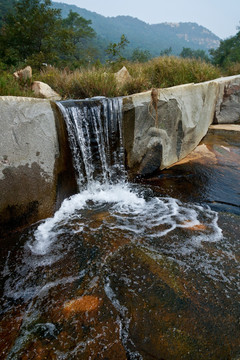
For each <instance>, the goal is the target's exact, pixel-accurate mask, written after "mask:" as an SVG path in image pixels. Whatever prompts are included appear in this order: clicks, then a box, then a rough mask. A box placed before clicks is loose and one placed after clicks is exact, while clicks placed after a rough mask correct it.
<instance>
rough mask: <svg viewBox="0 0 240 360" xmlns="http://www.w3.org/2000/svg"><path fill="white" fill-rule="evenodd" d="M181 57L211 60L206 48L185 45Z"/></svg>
mask: <svg viewBox="0 0 240 360" xmlns="http://www.w3.org/2000/svg"><path fill="white" fill-rule="evenodd" d="M180 57H182V58H184V59H186V58H189V59H199V60H204V61H206V62H209V61H210V60H209V57H208V56H207V54H206V52H205V51H204V50H200V49H199V50H193V49H190V48H185V47H183V49H182V52H181V53H180Z"/></svg>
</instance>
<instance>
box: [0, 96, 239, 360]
mask: <svg viewBox="0 0 240 360" xmlns="http://www.w3.org/2000/svg"><path fill="white" fill-rule="evenodd" d="M58 106H59V108H60V109H61V111H62V113H63V116H64V118H65V121H66V125H67V129H68V133H69V142H70V147H71V150H72V154H73V161H74V166H75V170H76V174H77V179H78V184H79V193H78V194H76V195H74V196H72V197H70V198H69V199H66V200H65V201H64V202H63V203H62V206H61V208H60V209H59V210H58V211H57V212H56V213H55V215H54V217H53V218H49V219H47V220H45V221H43V222H41V223H38V224H35V225H33V226H32V227H30V228H29V229H27V230H25V231H23V232H22V233H20V234H15V235H14V234H13V235H12V236H10V237H9V239H8V244H7V245H6V246H5V247H4V248H3V249H2V281H1V282H2V301H1V323H0V324H1V340H0V341H1V343H0V350H1V354H2V359H22V360H24V359H67V360H71V359H110V360H112V359H113V360H114V359H144V360H145V359H159V360H160V359H165V360H168V359H176V360H177V359H194V360H195V359H204V360H205V359H218V360H219V359H220V360H221V359H222V360H225V359H234V360H237V359H239V358H240V324H239V315H240V305H239V300H240V299H239V287H240V283H239V280H240V275H239V270H240V264H239V259H240V251H239V230H240V224H239V215H240V212H239V211H238V209H239V208H240V194H239V186H237V185H239V174H240V169H239V168H237V166H232V162H233V160H232V157H231V161H230V160H228V159H227V166H228V167H227V168H226V167H224V166H225V165H226V161H225V160H224V161H225V162H223V160H222V163H219V162H218V164H217V165H218V166H216V163H214V166H213V165H211V166H210V167H211V171H214V169H215V175H214V174H212V177H213V178H214V176H216V169H217V170H218V171H219V172H220V175H219V182H220V188H221V189H222V190H223V191H224V181H223V180H222V178H221V175H222V177H224V169H225V170H226V172H227V173H229V172H230V170H232V172H233V173H232V174H230V175H231V178H232V184H233V185H234V186H233V189H230V190H229V191H228V193H227V194H228V195H227V196H228V198H229V196H230V195H231V196H232V198H234V201H235V202H236V203H234V201H230V200H231V199H228V202H227V201H220V200H219V199H217V198H216V196H215V195H216V194H215V195H214V194H212V193H211V191H212V192H213V193H214V191H215V193H216V191H217V190H216V189H214V186H213V185H211V186H210V185H209V182H210V181H207V180H206V179H208V180H209V179H210V176H209V177H208V178H206V176H205V177H204V174H202V172H203V171H204V169H206V165H205V164H201V163H198V164H197V165H196V163H195V164H194V163H191V165H189V164H188V165H183V167H181V166H180V165H179V167H176V168H175V170H174V168H173V169H170V170H165V171H163V172H161V173H159V174H157V175H156V176H155V177H154V178H150V179H142V180H141V181H138V182H135V183H129V182H128V180H127V174H126V172H125V168H124V151H123V147H122V134H121V115H120V114H121V99H105V98H97V99H92V100H89V101H74V102H73V101H66V102H61V103H58ZM228 145H229V148H230V150H226V151H227V155H228V156H229V151H230V152H231V154H235V157H236V159H235V158H234V159H235V160H234V161H236V163H237V161H239V163H238V164H240V151H239V149H240V147H239V144H236V141H235V142H234V143H231V144H228ZM209 146H210V145H209ZM224 149H226V144H224V146H223V148H221V149H220V150H221V151H219V154H220V155H223V154H222V152H223V150H224ZM225 155H226V154H225ZM224 159H226V157H224ZM228 161H229V162H231V166H232V167H231V166H230V165H229V162H228ZM224 164H225V165H224ZM235 165H236V164H235ZM193 169H194V170H193ZM194 172H195V173H194ZM208 173H210V171H209V172H208ZM200 175H202V177H201V176H200ZM213 178H211V179H212V182H213ZM201 179H202V182H201ZM215 180H216V179H215ZM194 181H195V182H196V184H194ZM234 181H235V183H236V184H235V183H234ZM235 185H236V186H235ZM235 187H236V189H235ZM196 189H198V193H196ZM210 189H211V190H210ZM231 191H232V192H231ZM229 194H230V195H229ZM220 197H221V196H220ZM217 200H219V201H217ZM230 203H231V205H229V204H230ZM224 204H225V205H226V206H228V207H229V206H230V210H229V208H227V210H226V209H225V208H222V206H223V205H224ZM225 205H224V206H225ZM219 206H220V207H219ZM232 209H234V211H232ZM5 241H6V240H5Z"/></svg>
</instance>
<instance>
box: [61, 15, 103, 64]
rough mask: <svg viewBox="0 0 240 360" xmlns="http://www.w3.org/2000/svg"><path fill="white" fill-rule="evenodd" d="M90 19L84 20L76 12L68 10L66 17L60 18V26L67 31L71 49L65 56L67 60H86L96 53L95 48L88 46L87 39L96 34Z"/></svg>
mask: <svg viewBox="0 0 240 360" xmlns="http://www.w3.org/2000/svg"><path fill="white" fill-rule="evenodd" d="M91 23H92V22H91V20H86V19H84V18H83V17H81V16H80V15H79V14H78V13H76V12H73V11H72V10H70V12H69V14H68V16H67V18H65V19H63V20H62V27H63V29H64V30H65V31H66V32H67V33H68V36H69V40H70V42H71V44H72V47H73V51H72V53H71V54H70V56H68V57H67V58H68V59H69V60H73V61H75V60H78V61H79V60H80V59H82V61H84V60H85V61H87V60H88V59H89V58H93V57H94V55H95V54H96V49H94V48H93V47H92V46H89V44H88V40H90V39H92V38H93V37H95V36H96V33H95V31H94V30H93V29H92V28H91V26H90V24H91Z"/></svg>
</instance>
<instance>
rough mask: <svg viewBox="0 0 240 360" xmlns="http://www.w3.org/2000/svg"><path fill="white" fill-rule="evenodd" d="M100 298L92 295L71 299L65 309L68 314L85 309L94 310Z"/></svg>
mask: <svg viewBox="0 0 240 360" xmlns="http://www.w3.org/2000/svg"><path fill="white" fill-rule="evenodd" d="M99 303H100V300H99V298H97V297H95V296H91V295H86V296H82V297H80V298H78V299H74V300H70V301H68V302H66V303H65V304H64V307H63V310H64V313H65V314H66V315H70V314H74V313H79V312H83V311H93V310H95V309H97V308H98V306H99Z"/></svg>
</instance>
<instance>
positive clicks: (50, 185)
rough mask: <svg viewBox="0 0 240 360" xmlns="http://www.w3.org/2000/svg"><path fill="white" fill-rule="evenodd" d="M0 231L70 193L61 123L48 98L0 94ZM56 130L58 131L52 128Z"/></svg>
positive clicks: (42, 214) (48, 209)
mask: <svg viewBox="0 0 240 360" xmlns="http://www.w3.org/2000/svg"><path fill="white" fill-rule="evenodd" d="M0 109H1V111H0V126H1V132H0V194H1V196H0V235H3V234H4V233H6V232H7V231H9V230H11V229H15V228H18V227H21V226H24V225H26V224H29V223H32V222H35V221H38V220H40V219H43V218H46V217H49V216H52V215H53V213H54V211H55V210H56V207H57V206H59V205H60V203H61V201H62V200H63V198H64V197H66V196H68V195H70V194H71V193H73V191H74V189H75V191H76V182H75V177H74V172H73V169H72V160H71V155H70V152H69V150H68V146H67V144H68V142H67V136H66V131H65V126H64V123H63V121H62V120H61V117H60V116H59V115H58V114H57V109H56V105H55V104H51V103H50V101H48V100H42V99H33V98H22V97H0ZM57 128H58V131H57Z"/></svg>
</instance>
